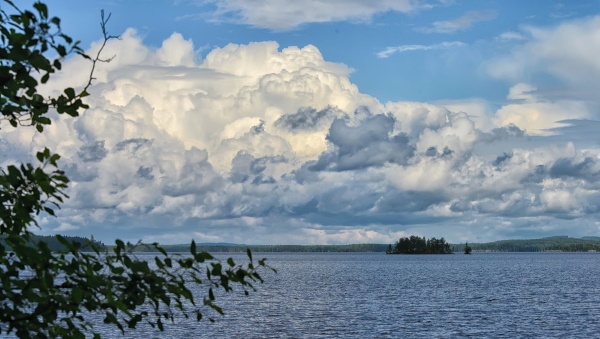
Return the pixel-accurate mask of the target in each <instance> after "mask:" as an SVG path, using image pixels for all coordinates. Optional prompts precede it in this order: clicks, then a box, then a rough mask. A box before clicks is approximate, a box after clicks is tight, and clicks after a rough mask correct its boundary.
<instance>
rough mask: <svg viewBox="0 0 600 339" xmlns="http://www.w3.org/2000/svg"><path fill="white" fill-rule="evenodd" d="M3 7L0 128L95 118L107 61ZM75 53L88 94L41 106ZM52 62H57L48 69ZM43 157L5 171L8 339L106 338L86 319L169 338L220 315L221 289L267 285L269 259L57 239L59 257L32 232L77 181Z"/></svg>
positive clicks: (47, 22) (49, 26) (1, 295)
mask: <svg viewBox="0 0 600 339" xmlns="http://www.w3.org/2000/svg"><path fill="white" fill-rule="evenodd" d="M0 1H1V0H0ZM1 3H2V5H1V7H0V85H1V86H0V110H1V112H2V115H1V116H0V124H2V123H3V122H4V121H8V123H9V124H10V125H11V126H13V127H19V126H23V125H26V126H35V128H36V130H37V131H38V132H42V131H43V126H44V125H48V124H50V122H51V120H50V119H49V118H48V117H47V113H49V112H50V111H51V110H54V111H56V112H58V113H66V114H68V115H71V116H77V115H78V114H79V111H80V110H83V109H85V108H87V105H85V104H84V103H83V101H82V98H83V97H85V96H87V95H88V93H87V91H86V90H87V88H88V87H89V86H90V85H91V82H92V79H93V77H92V74H93V69H94V67H95V66H96V63H97V62H99V61H106V60H102V59H100V53H101V52H102V48H100V51H99V52H98V55H97V56H96V57H95V58H90V57H88V56H86V55H84V54H83V53H82V51H81V49H80V48H79V47H78V43H77V42H73V40H72V39H71V38H70V37H68V36H66V35H65V34H63V33H62V32H61V30H60V20H59V19H58V18H56V17H50V16H49V15H48V9H47V7H46V5H44V4H42V3H39V2H38V3H35V4H34V5H33V7H34V9H33V10H32V11H22V10H20V9H19V8H17V7H16V6H15V5H14V4H13V2H11V1H9V0H3V2H1ZM107 20H108V18H106V19H105V18H104V15H102V22H101V26H102V31H103V33H104V44H106V41H108V40H109V39H110V38H113V37H111V36H109V35H108V34H107V33H106V29H105V24H106V22H107ZM104 44H103V45H102V46H104ZM71 53H78V54H80V55H82V56H84V57H85V58H87V59H90V60H91V62H92V66H91V68H92V74H90V78H89V82H88V84H87V85H86V86H85V87H84V88H83V89H82V90H81V91H75V90H74V89H72V88H66V89H65V90H64V91H63V94H61V95H59V96H57V97H53V98H43V97H42V96H41V95H39V94H38V93H37V86H38V84H39V82H41V83H45V82H47V81H48V80H49V77H50V76H51V75H52V74H53V73H55V72H56V71H57V70H60V68H61V60H62V58H64V57H66V56H67V55H69V54H71ZM47 54H56V55H57V58H56V59H53V60H50V59H48V57H47V56H46V55H47ZM38 79H39V81H38ZM0 127H3V126H2V125H0ZM36 157H37V161H38V162H39V164H38V165H33V164H21V165H10V166H8V167H6V168H0V239H1V241H0V335H4V334H7V333H14V334H16V336H17V337H19V338H85V337H86V336H91V335H93V337H94V338H99V337H100V336H99V335H98V334H96V333H94V332H93V324H91V323H89V322H88V321H86V319H85V314H86V313H87V312H99V313H101V314H102V315H103V317H104V322H105V323H107V324H113V325H115V326H116V327H118V328H119V329H121V331H123V332H125V330H126V328H135V327H136V325H137V324H138V323H140V322H146V323H149V324H150V325H152V326H153V327H157V328H158V329H160V330H163V329H164V321H173V320H174V319H175V315H176V314H177V312H179V313H181V314H183V315H184V316H185V317H189V316H194V317H195V318H196V319H197V320H200V319H202V317H203V313H202V312H201V307H202V306H208V307H210V308H212V309H213V310H215V311H216V312H217V313H221V314H222V310H221V308H220V307H218V306H217V305H216V304H215V296H214V290H216V289H223V290H225V291H232V290H233V286H238V288H240V289H242V290H243V291H244V292H245V293H248V291H249V290H252V289H254V286H253V283H255V282H262V278H261V276H260V275H259V273H258V272H257V268H259V267H265V266H266V265H265V262H264V259H263V260H259V261H258V262H256V263H255V262H254V261H253V260H252V256H251V253H250V252H249V251H248V259H249V261H248V263H247V264H246V265H244V266H241V265H237V264H236V263H235V262H233V260H227V265H224V264H223V263H221V262H220V261H219V260H215V259H214V258H213V257H212V256H211V255H210V254H209V253H207V252H203V251H198V250H197V248H196V245H195V244H194V243H193V242H192V244H191V245H190V251H189V253H188V254H186V255H175V256H173V255H168V254H167V253H166V251H165V250H164V249H162V248H161V247H159V246H158V245H157V244H152V245H151V247H152V248H153V250H154V251H155V252H159V253H160V255H158V256H156V257H154V261H153V262H151V263H149V262H148V261H147V260H145V259H138V258H136V256H135V255H134V254H132V250H134V249H135V247H136V245H132V244H129V243H127V244H125V243H124V242H122V241H120V240H117V241H116V242H115V246H114V247H112V249H111V250H110V251H103V248H102V247H100V246H98V244H97V243H95V242H88V243H83V242H81V241H78V239H72V238H71V239H67V238H65V237H61V236H56V237H55V240H56V241H58V243H59V244H58V245H60V249H61V251H59V252H54V251H53V250H52V249H55V247H54V246H56V245H57V244H54V243H51V242H50V241H48V239H47V238H39V237H35V236H34V235H33V234H32V233H31V228H33V227H36V226H37V222H36V219H37V217H38V216H39V215H40V214H41V213H45V214H48V215H54V213H55V212H54V209H55V208H59V207H60V204H61V203H62V202H63V199H65V198H67V195H66V194H65V191H64V190H65V189H66V188H67V184H68V182H69V180H68V179H67V177H66V176H65V175H64V172H63V171H61V170H59V169H58V165H57V161H58V160H59V158H60V157H59V156H58V155H57V154H53V153H52V152H51V151H50V150H48V149H44V150H42V151H40V152H38V153H37V156H36ZM50 246H52V248H51V247H50ZM84 250H87V251H91V252H88V253H85V252H84ZM151 264H152V265H155V266H156V267H155V268H154V267H151V266H150V265H151ZM190 284H202V285H203V286H204V287H206V295H205V296H200V298H202V300H197V298H198V297H199V296H197V295H194V294H192V292H191V289H190Z"/></svg>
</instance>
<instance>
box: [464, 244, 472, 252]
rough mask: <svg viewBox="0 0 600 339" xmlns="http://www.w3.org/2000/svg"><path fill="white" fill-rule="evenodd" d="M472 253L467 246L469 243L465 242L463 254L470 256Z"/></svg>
mask: <svg viewBox="0 0 600 339" xmlns="http://www.w3.org/2000/svg"><path fill="white" fill-rule="evenodd" d="M472 251H473V249H472V248H471V246H469V243H468V242H465V254H471V252H472Z"/></svg>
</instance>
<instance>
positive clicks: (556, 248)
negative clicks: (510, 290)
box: [453, 237, 600, 252]
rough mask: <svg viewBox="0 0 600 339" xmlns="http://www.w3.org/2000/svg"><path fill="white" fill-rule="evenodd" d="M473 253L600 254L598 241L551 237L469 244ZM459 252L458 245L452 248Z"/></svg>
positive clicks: (587, 238)
mask: <svg viewBox="0 0 600 339" xmlns="http://www.w3.org/2000/svg"><path fill="white" fill-rule="evenodd" d="M469 247H471V248H472V250H473V251H476V252H477V251H490V252H589V251H597V252H600V240H594V239H589V237H586V238H582V239H579V238H568V237H551V238H542V239H526V240H501V241H494V242H488V243H471V244H469ZM453 248H454V250H455V251H460V250H461V247H460V245H454V246H453Z"/></svg>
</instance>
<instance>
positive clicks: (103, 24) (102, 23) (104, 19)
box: [81, 10, 121, 93]
mask: <svg viewBox="0 0 600 339" xmlns="http://www.w3.org/2000/svg"><path fill="white" fill-rule="evenodd" d="M110 16H111V14H110V13H109V14H108V16H107V17H105V16H104V10H101V11H100V18H101V20H100V27H101V28H102V35H103V37H104V40H103V41H102V46H100V49H99V50H98V53H96V57H95V58H94V59H91V60H92V69H91V70H90V78H89V80H88V83H87V84H86V85H85V87H84V88H83V90H82V91H81V93H84V92H87V89H88V88H89V87H90V86H91V85H92V81H94V80H95V79H96V78H95V77H94V71H95V70H96V64H97V63H98V62H110V61H111V60H112V59H114V58H115V56H112V57H110V58H108V59H100V55H101V54H102V51H103V50H104V47H106V43H107V42H108V41H109V40H112V39H117V40H120V39H121V37H120V36H118V35H110V34H108V31H107V29H106V24H107V23H108V20H110ZM83 56H84V57H87V58H90V57H89V56H87V55H83Z"/></svg>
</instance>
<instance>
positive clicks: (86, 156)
mask: <svg viewBox="0 0 600 339" xmlns="http://www.w3.org/2000/svg"><path fill="white" fill-rule="evenodd" d="M106 154H108V151H107V150H106V148H104V140H100V141H95V142H94V143H91V144H87V145H83V146H81V147H80V148H79V151H77V156H79V158H80V159H81V160H83V162H98V161H100V160H102V159H104V157H106Z"/></svg>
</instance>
